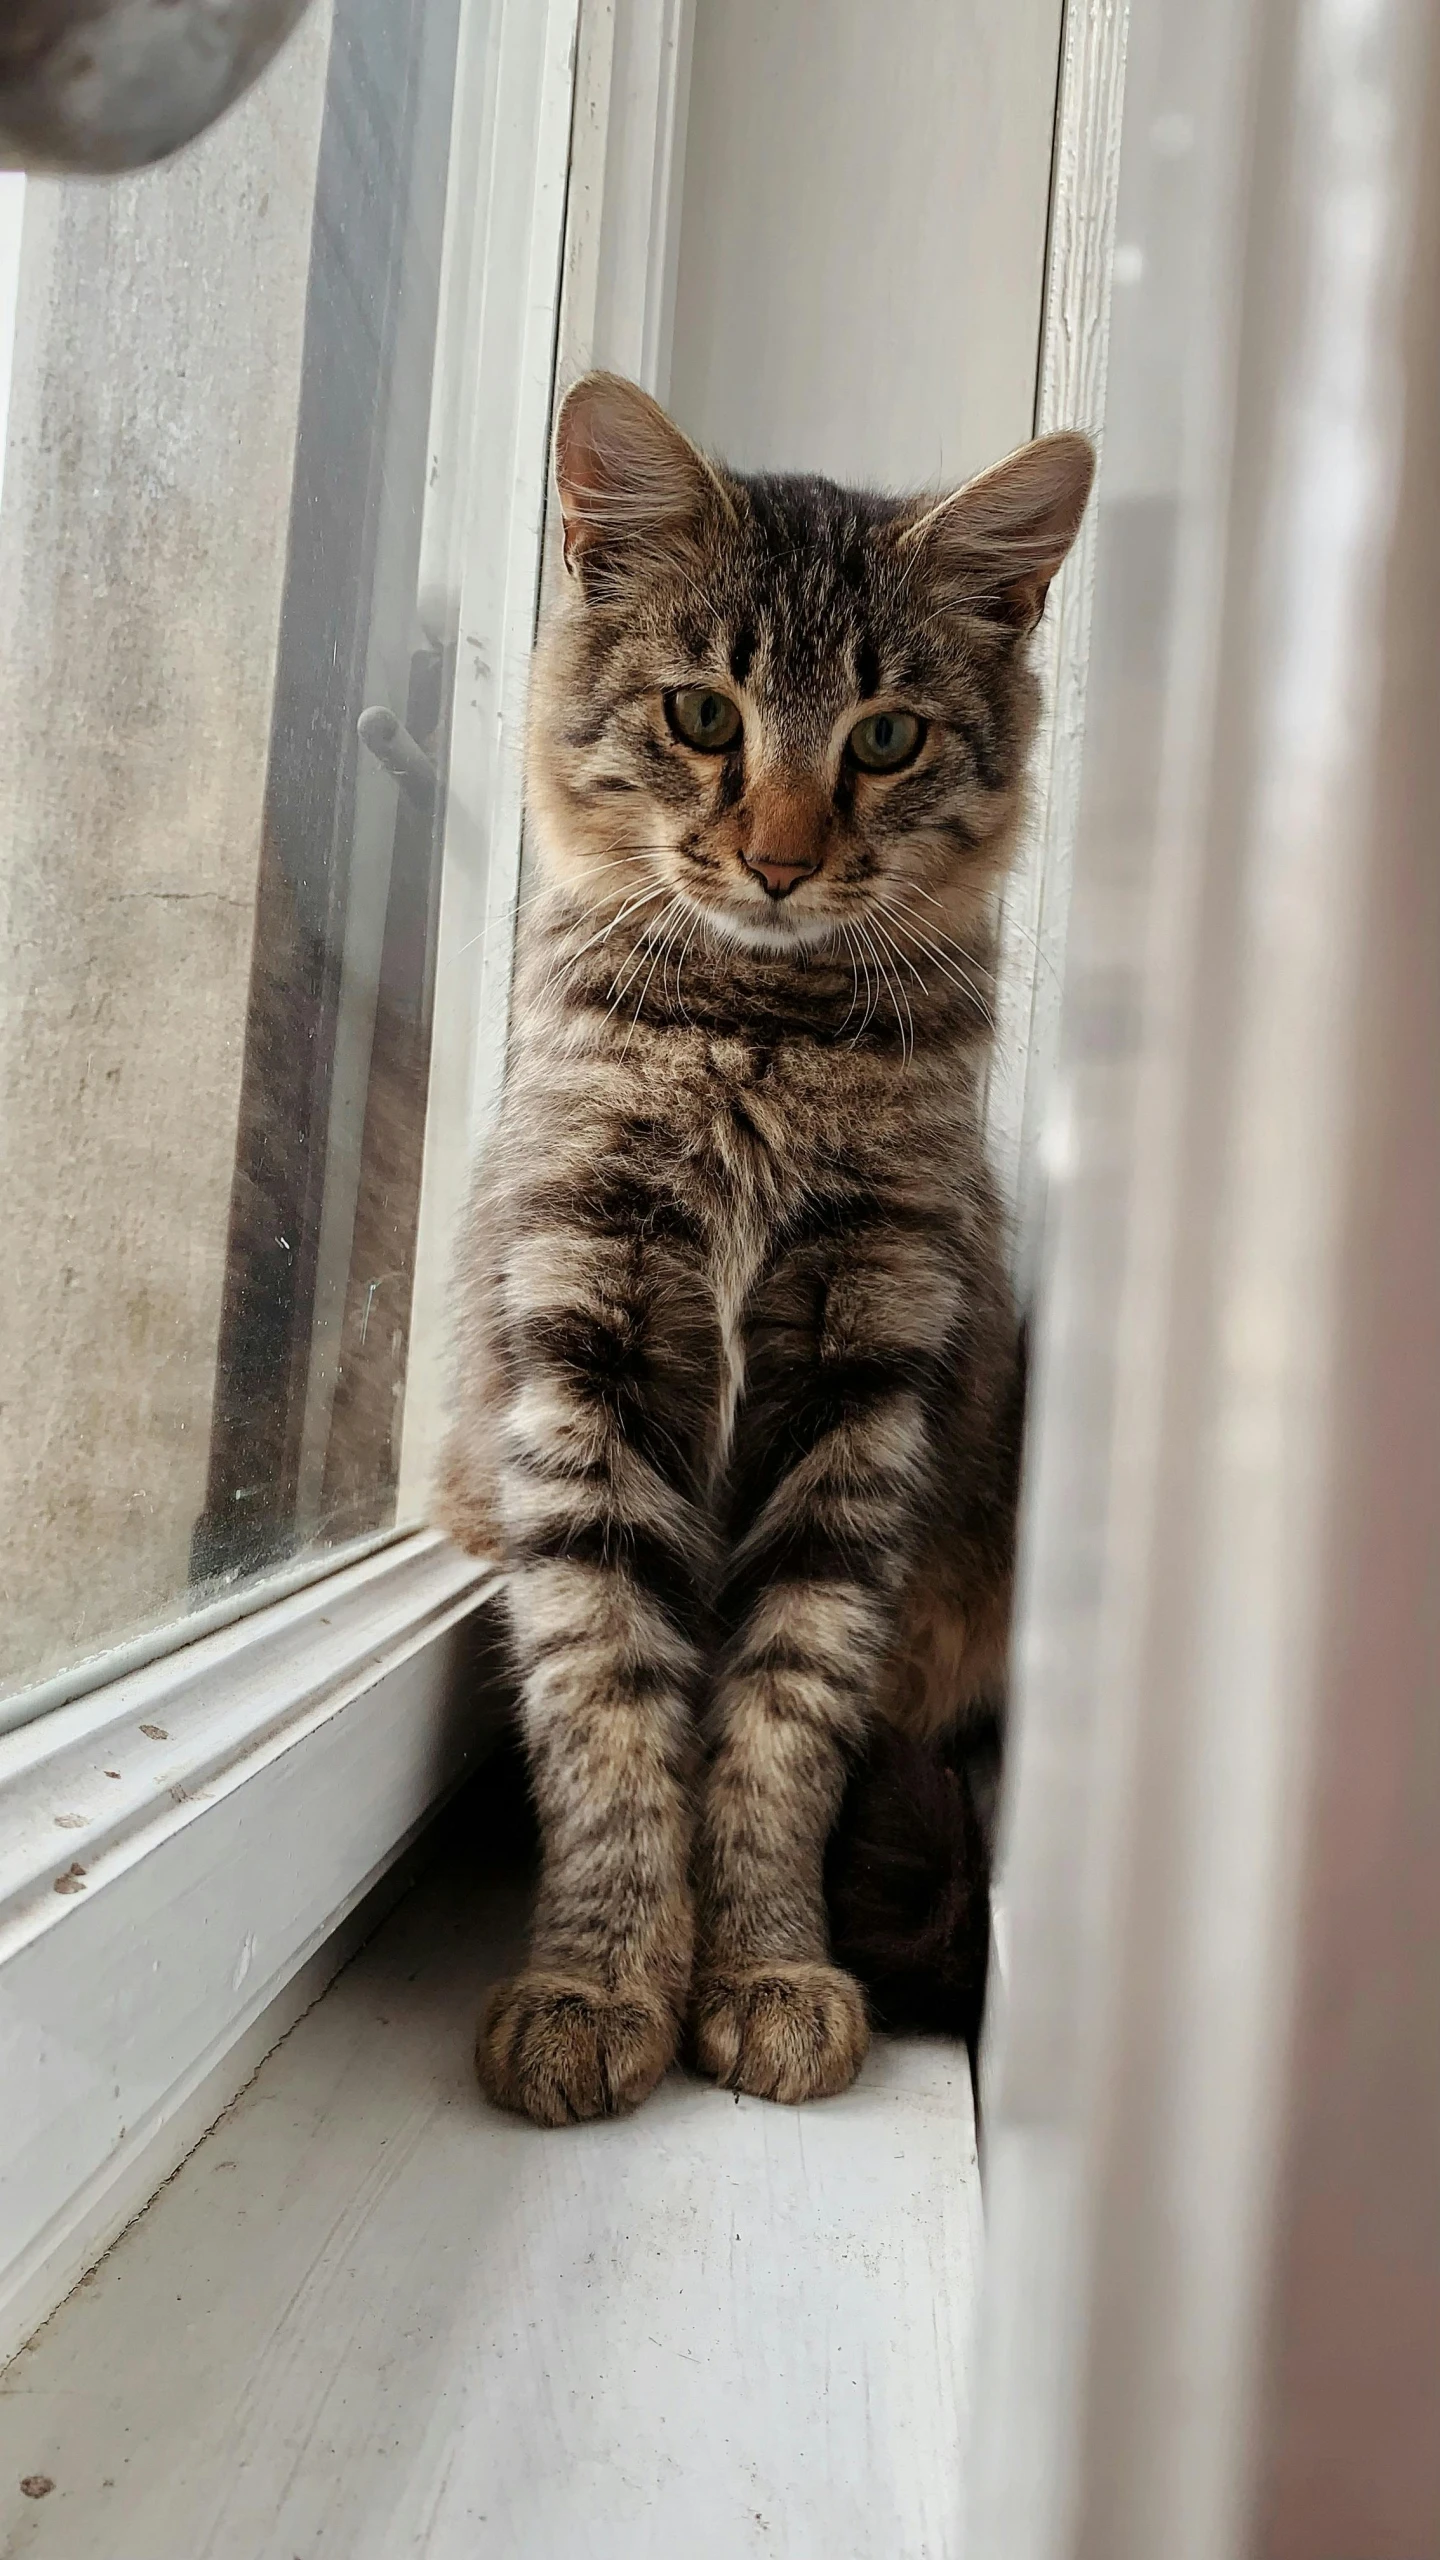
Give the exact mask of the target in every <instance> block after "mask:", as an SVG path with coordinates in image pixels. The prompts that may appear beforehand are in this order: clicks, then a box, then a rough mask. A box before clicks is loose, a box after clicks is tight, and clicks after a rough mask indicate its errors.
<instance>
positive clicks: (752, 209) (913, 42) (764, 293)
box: [670, 0, 1061, 488]
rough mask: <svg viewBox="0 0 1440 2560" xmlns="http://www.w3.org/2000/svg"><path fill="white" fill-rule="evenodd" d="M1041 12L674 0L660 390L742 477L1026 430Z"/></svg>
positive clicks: (834, 465)
mask: <svg viewBox="0 0 1440 2560" xmlns="http://www.w3.org/2000/svg"><path fill="white" fill-rule="evenodd" d="M1060 17H1061V0H884V5H883V6H881V5H878V0H824V6H823V8H821V7H817V6H815V5H814V0H696V22H695V44H694V71H693V78H692V82H691V90H690V118H689V130H688V136H687V142H686V160H685V183H684V196H683V210H682V229H681V240H680V267H679V281H678V286H677V293H676V311H675V339H674V356H673V367H672V373H671V382H670V399H671V404H672V406H673V408H674V410H675V414H676V416H677V417H678V418H679V420H680V421H681V423H682V424H683V425H684V426H685V427H686V428H687V429H688V430H689V431H690V433H691V434H693V435H695V436H696V437H697V438H699V439H700V440H701V441H702V442H704V443H706V444H708V445H709V446H711V447H712V448H713V449H714V450H715V451H716V452H718V453H721V454H723V455H724V456H725V458H726V459H727V460H728V461H730V462H733V463H735V464H737V465H739V466H740V467H741V468H751V469H767V468H768V469H784V468H798V469H810V470H820V471H826V472H829V473H831V474H832V475H833V476H834V477H836V478H840V479H851V480H854V479H864V480H869V481H871V482H873V483H878V484H879V485H880V486H882V487H894V488H900V487H905V486H907V485H914V484H920V485H926V484H944V483H946V482H949V481H953V480H956V479H959V478H963V477H965V476H966V475H967V474H969V473H970V472H972V471H975V470H978V469H980V468H981V467H982V466H983V465H984V464H985V463H987V462H991V461H994V460H995V459H996V458H997V457H998V456H999V455H1000V454H1002V453H1005V452H1008V451H1009V450H1010V448H1011V447H1012V446H1014V445H1016V444H1020V443H1023V441H1024V439H1025V438H1026V437H1027V436H1028V435H1029V434H1030V432H1031V422H1032V414H1033V405H1034V395H1035V366H1036V352H1037V348H1038V343H1039V334H1040V302H1041V287H1042V273H1043V266H1044V255H1045V229H1046V216H1047V207H1048V199H1049V183H1050V150H1051V137H1052V130H1053V123H1054V110H1055V87H1056V72H1057V65H1058V59H1059V44H1060Z"/></svg>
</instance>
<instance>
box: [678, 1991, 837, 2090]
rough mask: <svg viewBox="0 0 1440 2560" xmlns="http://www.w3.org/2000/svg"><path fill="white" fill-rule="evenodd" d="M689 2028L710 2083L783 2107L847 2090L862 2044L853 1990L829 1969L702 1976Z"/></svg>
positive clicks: (696, 2054) (696, 2057)
mask: <svg viewBox="0 0 1440 2560" xmlns="http://www.w3.org/2000/svg"><path fill="white" fill-rule="evenodd" d="M691 2031H692V2035H693V2039H694V2048H695V2059H696V2061H697V2062H698V2064H699V2066H700V2069H701V2070H702V2071H704V2072H707V2073H708V2074H709V2076H710V2078H711V2079H712V2080H719V2081H720V2082H722V2083H723V2085H724V2087H725V2088H727V2089H743V2090H744V2091H745V2092H746V2093H747V2095H748V2096H750V2097H752V2098H775V2099H778V2100H779V2101H780V2103H781V2104H782V2105H785V2106H798V2105H799V2104H800V2103H801V2102H802V2101H803V2100H804V2099H806V2098H833V2097H836V2096H838V2094H839V2092H840V2091H841V2090H842V2089H848V2088H849V2086H850V2083H851V2081H852V2080H853V2079H854V2077H855V2074H856V2072H857V2071H858V2070H859V2068H860V2065H861V2063H862V2062H863V2061H864V2059H865V2054H866V2050H867V2047H868V2046H869V2042H870V2022H869V2019H868V2018H867V2016H866V2014H865V1997H864V1994H863V1992H862V1991H861V1989H860V1985H859V1984H858V1982H856V1981H855V1980H854V1978H853V1976H852V1975H850V1974H848V1973H842V1972H841V1971H840V1968H839V1966H838V1965H833V1964H769V1965H760V1966H755V1967H753V1968H750V1969H747V1970H745V1971H736V1972H731V1973H714V1974H710V1975H708V1976H707V1977H705V1978H704V1979H703V1980H702V1981H701V1982H700V1983H699V1984H698V1985H697V1988H696V1994H695V2003H694V2007H693V2010H692V2013H691Z"/></svg>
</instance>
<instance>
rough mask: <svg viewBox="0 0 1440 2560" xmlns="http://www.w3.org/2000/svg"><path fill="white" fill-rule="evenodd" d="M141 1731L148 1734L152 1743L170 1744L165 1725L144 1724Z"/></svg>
mask: <svg viewBox="0 0 1440 2560" xmlns="http://www.w3.org/2000/svg"><path fill="white" fill-rule="evenodd" d="M140 1730H141V1732H142V1733H148V1735H149V1736H150V1739H151V1741H152V1742H168V1741H169V1739H170V1736H169V1734H168V1733H167V1732H166V1730H165V1727H164V1726H163V1724H142V1726H141V1727H140Z"/></svg>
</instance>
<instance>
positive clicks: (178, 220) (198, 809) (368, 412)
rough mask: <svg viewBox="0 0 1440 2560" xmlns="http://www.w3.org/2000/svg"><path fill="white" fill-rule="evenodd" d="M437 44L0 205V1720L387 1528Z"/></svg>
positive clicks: (405, 1077) (414, 839)
mask: <svg viewBox="0 0 1440 2560" xmlns="http://www.w3.org/2000/svg"><path fill="white" fill-rule="evenodd" d="M459 11H460V0H334V5H333V7H332V8H328V9H327V8H326V7H325V6H324V5H323V0H319V5H317V7H316V8H315V9H314V10H313V11H312V12H311V14H310V15H309V17H308V18H307V19H306V21H305V22H304V24H303V26H302V27H301V30H300V32H299V34H298V35H297V37H296V38H295V39H294V40H293V41H292V43H291V44H290V45H289V46H288V47H287V48H286V50H285V51H284V52H283V54H282V55H281V56H280V58H279V59H278V60H277V62H276V63H275V64H274V65H273V66H272V67H271V70H270V71H269V72H268V73H267V75H266V76H265V78H264V80H263V81H262V82H261V83H260V85H259V86H258V88H257V89H256V90H255V91H253V92H252V93H251V95H250V96H249V97H248V98H247V99H246V100H245V101H244V102H243V103H242V105H241V106H240V107H239V108H237V109H236V110H235V111H234V113H233V114H231V115H230V116H229V117H227V118H226V119H225V120H224V121H223V122H222V123H221V124H220V125H219V126H218V127H217V128H216V129H215V130H214V131H213V132H211V133H210V134H208V135H206V136H205V137H204V138H203V139H202V140H201V141H200V142H198V143H197V144H196V145H195V146H194V147H193V148H192V149H190V150H189V151H188V152H186V153H184V154H183V155H181V157H180V158H179V159H178V160H176V161H174V162H172V163H170V164H169V165H167V166H166V167H164V168H162V169H160V170H157V171H153V172H150V173H147V174H146V175H144V176H141V177H137V178H131V179H125V180H121V181H118V182H112V183H109V184H105V185H103V186H101V185H94V184H91V183H88V182H84V181H68V180H67V181H56V180H45V181H36V180H31V181H29V182H28V183H27V184H26V185H25V186H24V188H23V191H22V189H21V187H20V183H19V182H18V181H14V180H10V181H5V182H3V183H0V415H3V423H4V429H5V433H4V438H3V449H4V477H3V481H0V737H3V739H4V742H5V745H4V753H3V755H0V911H3V924H0V1203H3V1209H4V1216H5V1250H6V1263H7V1287H6V1291H5V1315H4V1320H3V1323H0V1489H3V1504H4V1516H5V1520H6V1535H5V1551H4V1569H3V1579H4V1590H3V1598H0V1692H13V1691H14V1690H16V1689H17V1688H21V1687H25V1686H27V1685H29V1684H31V1683H34V1682H36V1681H40V1680H43V1679H45V1678H46V1677H47V1675H50V1674H52V1673H54V1672H56V1671H57V1670H59V1669H60V1668H62V1667H63V1666H66V1665H70V1664H74V1663H76V1662H79V1661H81V1660H83V1659H84V1658H85V1657H87V1656H90V1655H93V1654H95V1653H98V1652H100V1651H102V1650H104V1649H106V1648H108V1647H110V1646H112V1645H113V1644H115V1643H117V1642H119V1641H122V1640H124V1639H126V1638H128V1637H130V1636H131V1635H133V1634H134V1633H136V1632H137V1631H138V1630H142V1629H144V1628H146V1627H147V1626H154V1625H156V1624H159V1623H161V1622H164V1621H168V1620H170V1619H173V1618H174V1617H175V1616H176V1615H177V1613H178V1612H179V1611H181V1610H183V1609H186V1608H193V1607H194V1606H196V1605H198V1604H200V1603H205V1602H213V1601H214V1600H215V1599H216V1597H217V1595H219V1596H223V1595H224V1594H226V1593H227V1592H229V1591H231V1590H233V1589H235V1588H237V1587H241V1586H243V1585H245V1584H246V1583H247V1582H248V1581H249V1580H250V1579H251V1578H253V1577H255V1576H259V1575H264V1574H267V1573H271V1572H273V1571H275V1570H276V1569H278V1568H279V1567H281V1566H282V1565H285V1564H289V1563H293V1562H294V1561H295V1560H296V1559H297V1558H303V1557H305V1556H307V1555H309V1554H312V1553H316V1552H320V1551H327V1552H328V1551H330V1550H333V1549H334V1548H335V1547H337V1546H338V1545H340V1544H342V1543H343V1542H346V1541H349V1540H353V1539H356V1538H360V1537H365V1536H369V1535H373V1534H374V1533H376V1532H377V1531H380V1530H383V1529H385V1528H386V1527H388V1526H389V1525H391V1524H392V1523H393V1521H394V1519H395V1516H396V1485H397V1480H398V1465H399V1434H400V1425H401V1417H402V1413H403V1404H404V1393H405V1375H406V1361H407V1351H408V1341H409V1316H410V1298H411V1278H412V1271H413V1264H414V1254H415V1236H416V1221H417V1213H418V1202H419V1183H420V1169H421V1160H422V1137H423V1121H424V1102H425V1091H426V1082H427V1074H428V1060H429V1045H430V1009H431V990H432V978H433V959H434V949H435V933H436V917H437V905H438V884H439V858H438V848H439V843H440V827H441V819H442V800H443V775H444V771H445V760H446V735H447V723H448V703H449V694H450V680H451V668H452V661H453V649H452V646H451V639H452V635H451V634H450V633H449V632H448V631H447V629H446V628H445V607H444V599H443V597H442V598H440V599H439V600H438V602H437V599H436V598H435V597H434V596H433V595H432V596H430V597H428V599H427V603H426V611H425V612H424V613H423V614H422V611H421V603H420V598H421V587H422V578H421V560H422V552H423V545H424V539H425V529H426V509H427V499H428V496H429V491H428V487H427V484H428V482H429V480H430V478H431V472H430V467H429V465H430V442H431V416H430V411H431V388H432V382H433V380H434V378H435V363H436V350H437V325H438V324H437V313H438V310H439V297H440V272H441V248H442V237H443V233H444V227H445V205H446V190H447V163H448V160H449V144H450V132H451V117H452V106H453V99H454V87H455V63H456V47H457V25H458V18H459ZM7 394H8V396H7Z"/></svg>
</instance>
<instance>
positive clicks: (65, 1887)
mask: <svg viewBox="0 0 1440 2560" xmlns="http://www.w3.org/2000/svg"><path fill="white" fill-rule="evenodd" d="M84 1877H85V1870H84V1868H83V1867H82V1866H81V1864H80V1861H79V1859H78V1858H75V1859H72V1861H71V1863H70V1865H69V1866H68V1867H67V1868H66V1870H65V1873H64V1874H63V1876H57V1877H56V1879H55V1890H56V1892H57V1893H83V1892H84V1890H85V1883H84Z"/></svg>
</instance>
